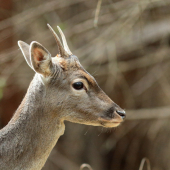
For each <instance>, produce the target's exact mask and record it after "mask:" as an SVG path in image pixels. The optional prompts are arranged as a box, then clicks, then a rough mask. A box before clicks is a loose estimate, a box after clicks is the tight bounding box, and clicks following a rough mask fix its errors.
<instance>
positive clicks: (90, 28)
mask: <svg viewBox="0 0 170 170" xmlns="http://www.w3.org/2000/svg"><path fill="white" fill-rule="evenodd" d="M47 23H49V24H50V25H51V26H52V27H53V28H54V29H55V28H56V26H57V25H59V26H60V27H61V28H62V29H63V31H64V33H65V35H66V37H67V39H68V44H69V46H70V49H71V51H72V52H73V53H74V54H75V55H77V56H78V57H79V59H80V61H81V63H82V65H84V67H85V68H86V69H87V70H88V71H89V72H90V73H91V74H92V75H94V77H95V78H96V79H97V81H98V83H99V84H100V86H101V87H102V88H103V90H104V91H105V92H106V93H107V94H108V95H109V96H110V97H111V98H112V99H113V100H114V101H115V102H116V103H118V104H119V105H120V106H121V107H122V108H125V109H126V111H127V120H126V122H125V123H124V124H122V125H121V126H120V127H119V128H117V129H113V130H112V129H111V130H110V129H103V128H101V127H99V128H97V127H89V126H84V125H77V124H72V123H67V124H66V132H65V135H64V136H62V137H61V138H60V140H59V142H58V144H57V145H56V147H55V148H54V150H53V151H52V153H51V156H50V158H49V159H48V161H47V163H46V165H45V167H44V169H43V170H49V169H50V170H78V169H79V166H80V165H81V164H82V163H84V162H86V163H89V164H90V165H91V166H92V167H93V169H94V170H137V169H139V165H140V162H141V160H142V158H144V157H147V158H148V159H149V160H150V162H151V165H152V170H165V169H166V170H167V169H169V168H170V161H169V157H170V144H169V140H170V136H169V134H170V48H169V46H170V1H168V0H131V1H130V0H119V1H118V0H71V1H67V0H49V1H47V0H36V1H35V0H34V1H33V0H24V1H23V0H0V98H1V101H0V115H1V126H4V125H5V124H6V123H7V122H8V121H9V119H10V117H11V116H12V114H13V112H14V110H15V109H16V108H17V106H18V105H19V103H20V101H21V99H22V98H23V95H24V94H25V91H26V89H27V87H28V85H29V82H30V81H31V79H32V77H33V74H34V73H33V71H32V70H31V69H29V67H28V66H27V64H26V62H25V60H24V58H23V56H22V54H21V52H20V50H19V47H18V46H17V41H18V40H23V41H25V42H27V43H30V42H31V41H38V42H40V43H41V44H43V45H44V46H45V47H46V48H47V49H48V50H49V51H50V52H51V53H52V54H53V56H55V55H56V54H57V47H56V43H55V40H54V38H53V36H52V35H51V33H50V31H49V30H48V28H47V26H46V24H47ZM56 31H57V29H56ZM143 169H144V168H143Z"/></svg>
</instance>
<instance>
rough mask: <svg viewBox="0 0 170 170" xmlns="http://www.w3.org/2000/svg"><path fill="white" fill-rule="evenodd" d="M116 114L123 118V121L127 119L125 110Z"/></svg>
mask: <svg viewBox="0 0 170 170" xmlns="http://www.w3.org/2000/svg"><path fill="white" fill-rule="evenodd" d="M116 112H117V113H118V115H119V116H121V117H122V119H125V118H126V112H125V111H124V110H116Z"/></svg>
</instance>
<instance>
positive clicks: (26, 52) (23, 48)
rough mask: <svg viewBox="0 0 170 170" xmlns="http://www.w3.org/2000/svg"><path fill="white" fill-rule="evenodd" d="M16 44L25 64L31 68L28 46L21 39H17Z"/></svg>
mask: <svg viewBox="0 0 170 170" xmlns="http://www.w3.org/2000/svg"><path fill="white" fill-rule="evenodd" d="M18 46H19V47H20V49H21V51H22V54H23V55H24V58H25V60H26V62H27V64H28V65H29V66H30V67H31V68H32V64H31V58H30V53H29V48H30V46H29V45H28V44H27V43H25V42H23V41H18Z"/></svg>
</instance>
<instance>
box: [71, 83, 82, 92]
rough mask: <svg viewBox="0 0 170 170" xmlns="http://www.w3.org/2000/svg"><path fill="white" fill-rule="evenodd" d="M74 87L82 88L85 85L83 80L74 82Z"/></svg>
mask: <svg viewBox="0 0 170 170" xmlns="http://www.w3.org/2000/svg"><path fill="white" fill-rule="evenodd" d="M73 87H74V88H75V89H76V90H81V89H82V88H83V87H84V84H83V83H82V82H76V83H73Z"/></svg>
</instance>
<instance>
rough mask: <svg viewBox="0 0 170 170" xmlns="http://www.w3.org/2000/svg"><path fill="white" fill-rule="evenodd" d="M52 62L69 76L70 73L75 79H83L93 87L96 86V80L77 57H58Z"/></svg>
mask: <svg viewBox="0 0 170 170" xmlns="http://www.w3.org/2000/svg"><path fill="white" fill-rule="evenodd" d="M52 61H53V63H54V64H57V63H59V64H60V66H61V67H62V68H63V70H64V71H65V72H66V73H67V74H68V73H70V74H71V75H72V76H73V77H74V78H83V79H86V81H87V82H88V83H89V84H91V85H92V86H95V85H96V80H95V79H94V78H93V77H92V76H91V75H90V74H89V73H88V72H87V71H86V70H85V69H84V68H83V66H82V65H81V64H80V62H79V60H78V58H77V57H76V56H74V55H72V56H70V57H69V58H67V59H64V58H62V57H60V56H58V55H57V56H56V57H53V60H52Z"/></svg>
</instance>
